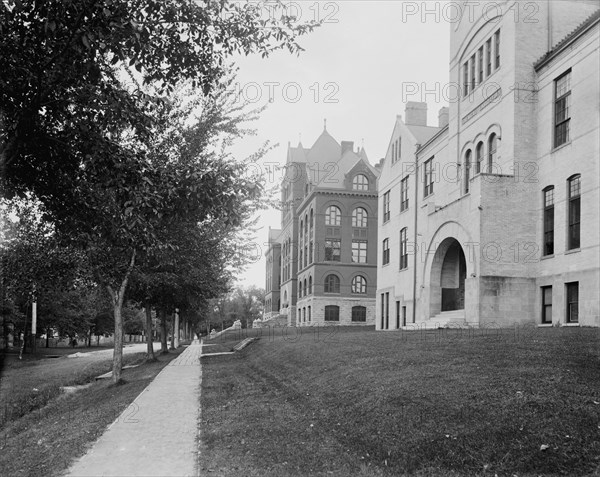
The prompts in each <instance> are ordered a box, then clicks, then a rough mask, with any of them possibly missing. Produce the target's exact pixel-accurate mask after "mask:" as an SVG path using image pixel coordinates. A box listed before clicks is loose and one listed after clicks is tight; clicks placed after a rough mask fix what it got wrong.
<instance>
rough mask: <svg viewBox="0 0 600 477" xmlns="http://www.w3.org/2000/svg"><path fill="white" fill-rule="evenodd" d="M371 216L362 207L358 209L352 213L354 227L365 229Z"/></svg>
mask: <svg viewBox="0 0 600 477" xmlns="http://www.w3.org/2000/svg"><path fill="white" fill-rule="evenodd" d="M368 218H369V214H368V212H367V211H366V210H365V209H363V208H362V207H357V208H356V209H354V210H353V211H352V227H360V228H365V227H366V226H367V223H368Z"/></svg>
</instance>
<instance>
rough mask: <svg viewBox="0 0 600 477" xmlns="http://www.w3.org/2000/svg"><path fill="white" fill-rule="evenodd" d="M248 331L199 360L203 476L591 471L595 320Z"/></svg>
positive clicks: (599, 440) (596, 441) (596, 406)
mask: <svg viewBox="0 0 600 477" xmlns="http://www.w3.org/2000/svg"><path fill="white" fill-rule="evenodd" d="M259 333H262V334H263V336H262V337H261V339H260V340H259V341H257V342H254V343H252V344H251V345H250V346H248V347H247V348H245V349H244V350H242V351H241V352H239V353H236V354H234V355H226V356H221V357H212V358H204V359H203V361H202V374H203V381H202V395H201V409H202V418H201V424H200V429H201V455H200V472H201V475H222V476H230V475H244V476H277V477H279V476H287V475H340V476H351V475H364V476H379V475H390V476H392V475H393V476H397V475H417V476H447V475H450V476H452V475H469V476H495V475H498V476H504V475H508V476H513V475H518V476H520V477H521V476H539V475H545V476H547V475H569V476H573V475H600V333H599V330H597V329H585V328H560V329H556V328H521V329H518V330H502V331H491V330H487V331H486V330H475V331H472V332H471V333H470V334H468V333H467V332H466V330H465V331H462V332H461V331H460V330H435V331H428V332H387V333H386V332H383V333H382V332H377V333H376V332H374V331H372V330H364V329H357V328H354V329H344V328H339V329H329V330H327V329H323V328H321V329H318V330H314V329H313V330H311V329H307V328H305V329H302V331H301V333H302V334H301V335H299V334H296V333H297V332H295V331H290V332H289V333H288V335H287V336H282V332H281V330H277V332H276V333H274V334H273V333H268V332H267V331H266V330H262V331H260V330H250V331H249V332H248V335H249V336H253V335H256V334H259ZM230 338H231V337H230ZM221 341H223V342H224V343H225V344H227V341H228V338H224V339H223V340H221ZM237 341H239V339H238V340H237ZM217 342H218V341H217ZM207 350H208V349H207V348H205V349H204V352H207Z"/></svg>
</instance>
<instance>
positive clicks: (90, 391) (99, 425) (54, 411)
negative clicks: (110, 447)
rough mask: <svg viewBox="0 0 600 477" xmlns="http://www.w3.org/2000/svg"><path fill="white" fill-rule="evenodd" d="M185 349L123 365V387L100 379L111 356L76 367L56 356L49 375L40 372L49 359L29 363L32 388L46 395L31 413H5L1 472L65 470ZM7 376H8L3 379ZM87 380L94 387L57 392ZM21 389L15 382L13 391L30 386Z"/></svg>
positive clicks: (138, 356)
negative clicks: (142, 361) (131, 364)
mask: <svg viewBox="0 0 600 477" xmlns="http://www.w3.org/2000/svg"><path fill="white" fill-rule="evenodd" d="M183 349H184V348H179V349H178V350H177V351H176V352H172V353H170V354H169V355H163V356H159V357H158V361H156V362H149V363H145V364H142V365H141V366H138V367H136V368H130V369H126V370H123V379H124V380H125V381H126V383H125V384H123V385H119V386H113V385H111V383H110V380H100V381H95V377H96V376H97V375H99V374H102V373H103V372H106V371H109V370H110V368H111V360H106V359H104V360H102V361H99V362H94V363H89V364H85V365H84V366H83V368H77V371H73V369H71V368H70V367H71V366H75V363H72V361H73V360H72V359H71V360H68V359H67V358H65V359H64V360H63V359H54V360H52V364H53V365H54V370H55V372H54V373H52V374H51V375H50V376H49V377H48V376H46V378H44V376H43V375H40V373H42V374H43V373H44V371H45V370H46V365H45V364H42V363H41V362H40V366H34V365H29V366H27V367H26V368H25V369H24V370H23V371H25V372H24V373H23V380H25V381H27V382H28V385H27V389H28V390H31V389H32V388H31V387H30V385H31V383H32V382H35V383H36V386H37V387H36V389H38V391H37V392H35V394H36V395H38V394H42V395H43V396H44V399H43V400H41V401H37V400H35V401H34V405H32V406H30V409H29V411H28V412H22V411H23V410H24V408H21V412H19V413H17V414H15V413H14V412H10V411H9V412H7V413H6V415H7V416H6V417H7V418H6V419H5V422H4V426H3V427H2V428H1V429H0V469H2V472H1V473H2V475H15V476H16V475H27V476H32V477H33V476H36V477H37V476H39V477H42V476H44V477H46V476H53V475H60V474H61V473H62V472H64V471H65V470H66V469H68V467H69V466H70V464H71V462H72V460H73V459H75V458H77V457H79V456H81V455H83V454H84V453H85V451H86V450H87V448H88V446H89V445H90V444H91V443H93V442H95V440H96V439H98V438H99V437H100V435H102V433H103V432H104V430H105V429H106V427H107V426H108V425H109V424H110V423H111V422H113V421H114V420H115V419H116V418H117V417H118V416H119V415H120V414H121V413H122V412H123V411H124V410H126V409H127V407H128V406H129V405H130V404H131V402H132V401H133V400H134V399H135V398H136V397H137V396H138V394H139V393H140V392H141V391H142V390H143V389H144V388H145V387H146V386H147V385H148V384H149V383H150V382H151V381H152V380H153V379H154V378H155V377H156V375H157V374H158V373H159V372H160V371H161V370H162V368H163V367H164V366H165V365H166V364H168V362H169V361H171V360H172V359H174V358H175V357H177V356H178V355H179V354H180V353H181V352H182V351H183ZM143 356H144V354H143V353H139V354H138V353H136V354H132V355H126V356H125V357H124V362H126V363H132V362H136V361H138V362H139V361H140V359H141V358H142V357H143ZM61 366H62V369H63V371H62V372H61ZM65 367H66V371H65ZM36 368H38V369H36ZM74 373H75V374H74ZM61 376H62V377H61ZM5 378H6V376H3V380H5ZM83 383H91V386H89V387H87V388H85V389H82V390H80V391H77V392H76V393H74V394H68V395H67V394H60V393H59V392H58V391H57V389H58V387H59V386H65V385H72V384H83ZM13 384H14V383H13ZM6 386H7V383H6V381H5V382H4V389H3V391H5V393H4V394H5V395H8V396H11V399H12V398H13V396H12V394H10V393H6ZM19 389H21V388H19V387H18V386H13V387H12V389H11V390H12V391H13V392H17V393H20V395H21V396H23V397H24V398H25V397H26V396H27V394H26V392H27V391H25V387H23V388H22V391H18V390H19ZM55 390H56V391H55ZM29 399H30V398H29ZM38 399H39V398H38ZM133 412H135V411H134V409H133V408H132V413H133Z"/></svg>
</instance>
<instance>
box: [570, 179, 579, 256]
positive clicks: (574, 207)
mask: <svg viewBox="0 0 600 477" xmlns="http://www.w3.org/2000/svg"><path fill="white" fill-rule="evenodd" d="M580 222H581V176H580V175H579V174H577V175H576V176H573V177H571V178H570V179H569V237H568V244H567V246H568V248H567V250H572V249H574V248H579V247H580V245H581V243H580V240H579V236H580V235H579V234H580Z"/></svg>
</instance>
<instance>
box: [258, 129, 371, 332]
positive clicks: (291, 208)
mask: <svg viewBox="0 0 600 477" xmlns="http://www.w3.org/2000/svg"><path fill="white" fill-rule="evenodd" d="M378 176H379V171H378V170H377V169H376V168H374V167H373V166H372V165H371V164H370V162H369V159H368V156H367V153H366V151H365V149H364V147H361V148H359V149H358V150H355V149H354V143H353V142H351V141H342V142H341V144H340V143H338V142H337V141H336V140H335V139H334V138H333V137H332V136H331V134H329V132H328V131H327V125H326V122H325V123H324V128H323V131H322V133H321V135H320V136H319V137H318V138H317V140H316V141H315V143H314V144H313V145H312V146H311V147H310V148H305V147H304V146H303V145H302V143H299V144H298V145H297V146H296V147H292V146H291V145H288V150H287V160H286V167H285V174H284V179H283V181H282V185H281V205H282V208H281V229H280V231H278V232H277V237H276V238H275V237H273V238H271V239H270V246H269V251H268V252H267V268H268V270H267V294H266V298H265V304H266V305H267V307H266V314H265V317H266V319H267V320H268V319H270V318H271V319H272V318H274V317H276V316H281V315H283V316H285V317H286V321H287V324H288V325H290V326H311V325H318V324H331V325H368V324H370V325H373V324H374V323H375V290H376V287H377V285H376V266H377V265H376V264H377V257H376V254H377V250H376V244H377V178H378ZM277 247H279V249H280V256H281V267H280V277H281V280H280V284H279V288H278V289H276V287H275V286H274V283H273V282H272V281H270V282H269V276H270V275H272V273H273V271H272V265H269V264H272V263H273V260H272V257H270V255H269V254H271V253H272V254H275V253H276V250H277ZM273 256H274V255H273ZM275 296H278V307H276V306H275Z"/></svg>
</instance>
